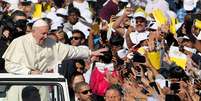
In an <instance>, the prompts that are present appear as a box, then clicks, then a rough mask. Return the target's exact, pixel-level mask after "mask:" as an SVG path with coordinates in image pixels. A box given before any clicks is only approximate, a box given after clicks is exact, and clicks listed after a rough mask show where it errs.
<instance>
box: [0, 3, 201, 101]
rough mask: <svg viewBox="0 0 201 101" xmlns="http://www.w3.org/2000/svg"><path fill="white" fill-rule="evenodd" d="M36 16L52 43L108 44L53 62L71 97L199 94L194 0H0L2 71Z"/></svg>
mask: <svg viewBox="0 0 201 101" xmlns="http://www.w3.org/2000/svg"><path fill="white" fill-rule="evenodd" d="M37 19H43V20H44V21H46V22H47V23H48V24H49V26H50V29H49V33H48V37H50V38H52V39H54V40H55V41H57V42H60V43H64V44H70V45H73V46H78V47H86V48H89V49H91V50H97V49H100V48H105V47H107V48H108V49H109V50H108V51H106V52H103V54H104V55H103V56H100V57H89V58H88V59H78V60H72V59H71V60H64V61H60V62H59V64H58V65H57V64H56V66H55V68H58V67H59V70H58V72H59V73H60V74H62V75H64V76H65V78H67V80H68V84H69V91H70V92H69V94H70V97H71V101H201V99H200V97H201V0H0V71H1V73H6V72H7V71H6V69H5V68H4V59H3V58H1V57H2V55H3V54H4V52H5V50H6V49H7V47H8V46H9V44H10V43H11V42H12V40H14V39H15V38H17V37H19V36H22V35H25V34H29V33H30V32H31V30H32V25H33V23H34V22H35V21H36V20H37ZM83 87H84V88H85V90H83Z"/></svg>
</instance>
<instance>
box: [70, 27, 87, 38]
mask: <svg viewBox="0 0 201 101" xmlns="http://www.w3.org/2000/svg"><path fill="white" fill-rule="evenodd" d="M74 33H80V34H81V38H82V39H85V35H84V33H83V32H82V31H80V30H78V29H76V30H73V31H72V34H74Z"/></svg>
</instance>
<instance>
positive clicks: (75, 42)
mask: <svg viewBox="0 0 201 101" xmlns="http://www.w3.org/2000/svg"><path fill="white" fill-rule="evenodd" d="M82 40H83V39H82V38H81V34H80V33H73V35H72V39H71V45H73V46H79V45H81V44H82Z"/></svg>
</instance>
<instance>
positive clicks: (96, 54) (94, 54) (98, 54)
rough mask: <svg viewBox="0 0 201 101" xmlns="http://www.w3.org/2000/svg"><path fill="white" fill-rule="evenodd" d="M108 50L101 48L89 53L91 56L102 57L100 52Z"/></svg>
mask: <svg viewBox="0 0 201 101" xmlns="http://www.w3.org/2000/svg"><path fill="white" fill-rule="evenodd" d="M108 50H109V49H108V48H101V49H98V50H96V51H91V56H102V55H103V53H102V52H106V51H108Z"/></svg>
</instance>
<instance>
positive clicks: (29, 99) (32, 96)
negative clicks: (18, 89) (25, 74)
mask: <svg viewBox="0 0 201 101" xmlns="http://www.w3.org/2000/svg"><path fill="white" fill-rule="evenodd" d="M22 101H41V98H40V94H39V90H38V89H37V88H36V87H34V86H27V87H25V88H24V89H23V90H22Z"/></svg>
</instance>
